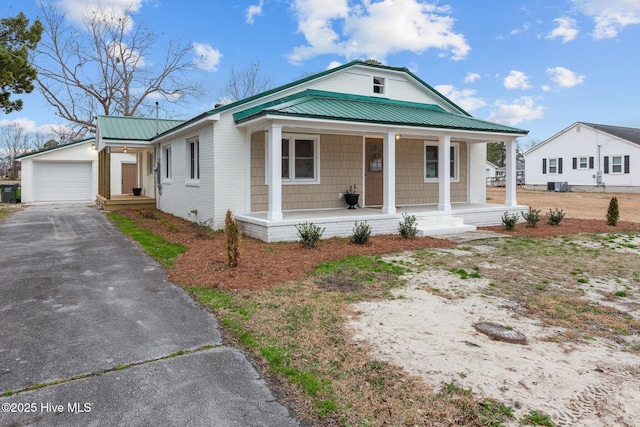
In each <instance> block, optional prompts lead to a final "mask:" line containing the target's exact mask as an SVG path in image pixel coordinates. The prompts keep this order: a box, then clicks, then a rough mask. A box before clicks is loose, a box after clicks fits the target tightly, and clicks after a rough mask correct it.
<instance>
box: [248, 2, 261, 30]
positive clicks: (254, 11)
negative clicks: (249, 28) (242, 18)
mask: <svg viewBox="0 0 640 427" xmlns="http://www.w3.org/2000/svg"><path fill="white" fill-rule="evenodd" d="M263 3H264V1H263V0H260V3H258V4H253V5H251V6H249V7H248V8H247V24H253V20H254V18H255V17H256V16H260V15H262V5H263Z"/></svg>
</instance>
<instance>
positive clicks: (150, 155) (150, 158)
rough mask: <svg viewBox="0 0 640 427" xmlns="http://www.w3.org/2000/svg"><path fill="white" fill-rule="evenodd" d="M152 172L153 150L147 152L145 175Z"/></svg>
mask: <svg viewBox="0 0 640 427" xmlns="http://www.w3.org/2000/svg"><path fill="white" fill-rule="evenodd" d="M152 173H153V152H151V151H149V152H147V175H151V174H152Z"/></svg>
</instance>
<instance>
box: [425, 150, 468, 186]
mask: <svg viewBox="0 0 640 427" xmlns="http://www.w3.org/2000/svg"><path fill="white" fill-rule="evenodd" d="M450 150H451V151H450V152H449V177H450V178H451V180H452V181H458V177H459V176H460V175H459V163H460V162H459V160H458V159H459V155H460V145H459V144H458V143H451V147H450ZM424 171H425V174H424V182H437V181H438V143H437V142H425V143H424Z"/></svg>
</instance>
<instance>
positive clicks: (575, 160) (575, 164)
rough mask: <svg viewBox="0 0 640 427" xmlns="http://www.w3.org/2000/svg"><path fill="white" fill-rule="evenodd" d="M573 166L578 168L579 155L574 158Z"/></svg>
mask: <svg viewBox="0 0 640 427" xmlns="http://www.w3.org/2000/svg"><path fill="white" fill-rule="evenodd" d="M573 168H574V169H578V158H577V157H574V158H573Z"/></svg>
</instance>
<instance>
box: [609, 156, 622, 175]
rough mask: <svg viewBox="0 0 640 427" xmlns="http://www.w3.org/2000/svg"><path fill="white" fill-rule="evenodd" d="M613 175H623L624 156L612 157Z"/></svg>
mask: <svg viewBox="0 0 640 427" xmlns="http://www.w3.org/2000/svg"><path fill="white" fill-rule="evenodd" d="M611 173H622V156H611Z"/></svg>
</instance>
